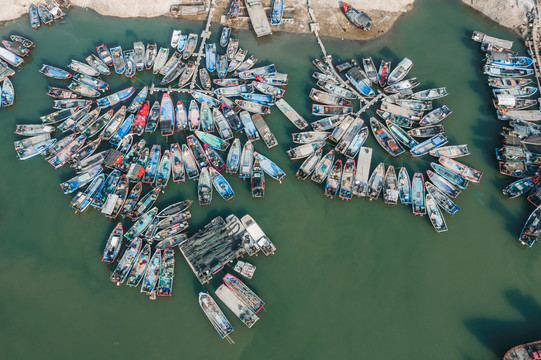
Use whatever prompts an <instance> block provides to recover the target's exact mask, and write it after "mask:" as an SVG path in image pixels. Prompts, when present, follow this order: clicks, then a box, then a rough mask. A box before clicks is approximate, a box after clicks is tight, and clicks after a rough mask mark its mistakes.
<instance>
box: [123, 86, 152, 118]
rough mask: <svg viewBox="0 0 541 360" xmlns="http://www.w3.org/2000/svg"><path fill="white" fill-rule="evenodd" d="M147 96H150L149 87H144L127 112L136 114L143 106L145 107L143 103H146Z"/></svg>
mask: <svg viewBox="0 0 541 360" xmlns="http://www.w3.org/2000/svg"><path fill="white" fill-rule="evenodd" d="M147 96H148V86H144V87H143V88H142V89H141V90H140V91H139V92H138V93H137V95H135V97H134V98H133V100H132V101H131V103H130V106H128V109H127V111H128V112H131V113H136V112H137V111H138V110H139V109H140V108H141V106H143V103H144V102H145V100H146V98H147Z"/></svg>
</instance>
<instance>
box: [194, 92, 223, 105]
mask: <svg viewBox="0 0 541 360" xmlns="http://www.w3.org/2000/svg"><path fill="white" fill-rule="evenodd" d="M190 94H191V95H192V97H193V98H194V99H195V100H197V102H199V103H203V102H206V103H208V104H209V106H210V107H217V106H220V104H221V102H220V101H219V100H218V99H215V98H213V97H212V96H210V95H207V94H203V93H202V92H199V91H194V90H190Z"/></svg>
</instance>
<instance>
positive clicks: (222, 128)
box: [212, 109, 233, 140]
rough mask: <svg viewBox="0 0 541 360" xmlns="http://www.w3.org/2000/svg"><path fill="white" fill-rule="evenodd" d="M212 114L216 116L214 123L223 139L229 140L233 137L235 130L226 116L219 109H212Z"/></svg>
mask: <svg viewBox="0 0 541 360" xmlns="http://www.w3.org/2000/svg"><path fill="white" fill-rule="evenodd" d="M212 116H213V118H214V125H215V126H216V130H217V131H218V134H219V135H220V137H221V138H222V139H223V140H229V139H232V138H233V131H232V130H231V127H230V126H229V123H228V122H227V120H226V119H225V116H224V115H223V114H222V113H221V112H220V110H218V109H213V110H212Z"/></svg>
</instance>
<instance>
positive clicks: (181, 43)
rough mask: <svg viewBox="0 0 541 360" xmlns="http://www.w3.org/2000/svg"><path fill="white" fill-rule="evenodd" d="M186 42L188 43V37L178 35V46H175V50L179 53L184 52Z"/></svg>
mask: <svg viewBox="0 0 541 360" xmlns="http://www.w3.org/2000/svg"><path fill="white" fill-rule="evenodd" d="M187 41H188V35H186V34H180V36H179V37H178V45H177V50H178V51H179V52H182V51H184V49H185V48H186V42H187Z"/></svg>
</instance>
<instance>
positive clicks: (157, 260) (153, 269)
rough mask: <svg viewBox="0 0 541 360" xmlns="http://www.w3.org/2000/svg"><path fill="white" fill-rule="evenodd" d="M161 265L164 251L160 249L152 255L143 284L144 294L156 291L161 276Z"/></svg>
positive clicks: (142, 290)
mask: <svg viewBox="0 0 541 360" xmlns="http://www.w3.org/2000/svg"><path fill="white" fill-rule="evenodd" d="M161 264H162V251H161V250H160V249H156V251H155V252H154V255H152V258H151V259H150V262H149V264H148V267H147V269H146V271H145V275H144V277H143V280H142V282H141V283H142V285H141V292H142V293H144V294H151V293H152V291H154V288H155V287H156V283H157V282H158V278H159V276H160V269H161Z"/></svg>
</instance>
